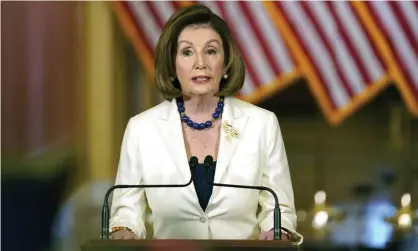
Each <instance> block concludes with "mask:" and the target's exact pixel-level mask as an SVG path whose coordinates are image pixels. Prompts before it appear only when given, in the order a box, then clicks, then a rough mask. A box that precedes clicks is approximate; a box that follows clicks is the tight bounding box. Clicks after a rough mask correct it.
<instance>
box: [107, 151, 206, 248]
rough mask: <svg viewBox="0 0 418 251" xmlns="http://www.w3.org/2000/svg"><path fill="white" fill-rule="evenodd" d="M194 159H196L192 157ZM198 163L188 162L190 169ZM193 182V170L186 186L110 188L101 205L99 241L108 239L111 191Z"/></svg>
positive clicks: (122, 186) (195, 161)
mask: <svg viewBox="0 0 418 251" xmlns="http://www.w3.org/2000/svg"><path fill="white" fill-rule="evenodd" d="M194 158H196V157H194ZM197 163H198V160H197V158H196V159H193V157H192V159H191V160H190V162H189V165H190V168H191V169H194V168H195V167H196V165H197ZM192 182H193V170H191V176H190V180H189V182H187V183H186V184H166V185H164V184H161V185H157V184H155V185H114V186H112V187H110V188H109V189H108V190H107V192H106V195H105V197H104V203H103V208H102V232H101V235H100V238H101V239H104V240H107V239H109V211H110V210H109V196H110V194H111V193H112V192H113V190H115V189H119V188H163V187H187V186H189V185H190V184H191V183H192Z"/></svg>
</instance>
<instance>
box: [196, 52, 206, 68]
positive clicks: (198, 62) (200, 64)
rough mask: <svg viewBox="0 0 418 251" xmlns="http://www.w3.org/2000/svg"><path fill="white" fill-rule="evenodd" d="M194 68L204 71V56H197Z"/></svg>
mask: <svg viewBox="0 0 418 251" xmlns="http://www.w3.org/2000/svg"><path fill="white" fill-rule="evenodd" d="M195 68H196V69H204V68H206V63H205V59H204V56H203V55H201V54H197V56H196V63H195Z"/></svg>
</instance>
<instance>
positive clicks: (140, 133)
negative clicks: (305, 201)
mask: <svg viewBox="0 0 418 251" xmlns="http://www.w3.org/2000/svg"><path fill="white" fill-rule="evenodd" d="M222 122H227V123H228V124H229V125H231V126H232V127H233V128H234V129H235V130H236V131H238V133H239V138H231V139H230V140H229V141H228V140H226V139H225V136H226V135H227V133H226V131H225V130H224V129H222V128H221V135H220V137H221V138H220V145H219V153H218V159H217V164H216V172H215V182H219V183H231V184H242V185H254V186H255V185H264V186H267V187H270V188H271V189H273V190H274V191H275V192H276V193H277V196H278V198H279V201H280V205H281V207H280V208H281V213H282V218H281V222H282V227H284V228H287V229H288V230H290V231H291V232H292V233H293V237H292V239H293V241H294V242H296V243H298V244H300V243H301V242H302V236H301V235H300V234H298V233H297V232H296V231H295V229H296V213H295V208H294V199H293V188H292V183H291V178H290V173H289V167H288V162H287V157H286V152H285V147H284V144H283V139H282V134H281V131H280V127H279V123H278V120H277V117H276V115H275V114H274V113H272V112H270V111H267V110H265V109H262V108H259V107H257V106H255V105H252V104H249V103H246V102H243V101H241V100H238V99H235V98H231V97H228V98H225V106H224V112H223V114H222ZM189 180H190V169H189V163H188V157H187V153H186V150H185V144H184V140H183V135H182V128H181V120H180V115H179V113H178V111H177V105H176V100H175V99H173V100H172V101H171V102H169V101H164V102H162V103H161V104H159V105H157V106H155V107H153V108H151V109H149V110H147V111H145V112H142V113H140V114H138V115H136V116H134V117H132V118H131V119H130V120H129V122H128V124H127V127H126V131H125V134H124V137H123V142H122V147H121V154H120V162H119V167H118V172H117V176H116V184H185V183H187V182H188V181H189ZM147 206H149V208H150V209H151V211H152V216H151V219H152V224H153V230H154V238H156V239H165V238H168V239H254V238H256V237H257V236H258V234H259V233H260V231H269V230H271V229H272V228H273V208H274V199H273V197H272V196H271V195H270V194H269V193H267V192H258V191H255V190H247V189H238V188H226V187H214V188H213V192H212V196H211V198H210V200H209V204H208V206H207V208H206V211H203V210H202V208H201V207H200V205H199V202H198V198H197V195H196V191H195V188H194V185H193V184H191V185H190V186H188V187H183V188H149V189H118V190H115V191H114V194H113V202H112V208H111V219H110V227H117V226H124V227H129V228H131V229H132V230H133V231H134V232H135V233H136V234H137V235H138V236H140V237H142V238H144V237H145V235H146V230H145V224H144V222H145V209H146V207H147ZM258 206H260V209H261V210H258Z"/></svg>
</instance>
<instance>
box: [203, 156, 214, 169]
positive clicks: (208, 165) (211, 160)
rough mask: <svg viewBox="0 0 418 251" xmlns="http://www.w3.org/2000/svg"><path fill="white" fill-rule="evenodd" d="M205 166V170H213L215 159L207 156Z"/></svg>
mask: <svg viewBox="0 0 418 251" xmlns="http://www.w3.org/2000/svg"><path fill="white" fill-rule="evenodd" d="M203 164H204V166H205V168H211V167H212V165H213V157H212V156H210V155H208V156H206V157H205V160H204V162H203Z"/></svg>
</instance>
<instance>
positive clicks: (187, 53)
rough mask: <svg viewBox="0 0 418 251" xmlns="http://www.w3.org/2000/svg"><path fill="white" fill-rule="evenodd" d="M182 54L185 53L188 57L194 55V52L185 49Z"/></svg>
mask: <svg viewBox="0 0 418 251" xmlns="http://www.w3.org/2000/svg"><path fill="white" fill-rule="evenodd" d="M182 54H183V56H186V57H188V56H191V55H192V52H191V51H190V50H184V51H183V52H182Z"/></svg>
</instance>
